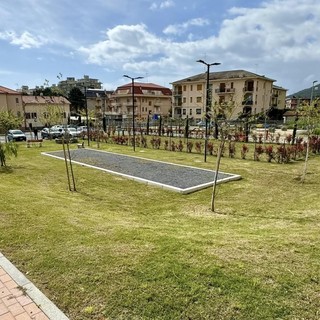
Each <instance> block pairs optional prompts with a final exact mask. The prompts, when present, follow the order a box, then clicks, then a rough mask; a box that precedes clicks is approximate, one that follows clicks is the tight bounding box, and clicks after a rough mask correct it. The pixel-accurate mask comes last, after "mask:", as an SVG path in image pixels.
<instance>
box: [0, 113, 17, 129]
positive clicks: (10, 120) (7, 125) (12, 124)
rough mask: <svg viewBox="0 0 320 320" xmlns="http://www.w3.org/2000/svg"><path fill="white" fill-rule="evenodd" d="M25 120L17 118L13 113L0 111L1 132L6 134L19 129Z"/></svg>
mask: <svg viewBox="0 0 320 320" xmlns="http://www.w3.org/2000/svg"><path fill="white" fill-rule="evenodd" d="M22 121H23V118H21V117H17V116H15V115H14V114H13V113H12V112H11V111H0V131H1V132H4V133H6V132H7V131H8V130H10V129H14V128H19V127H20V126H21V124H22Z"/></svg>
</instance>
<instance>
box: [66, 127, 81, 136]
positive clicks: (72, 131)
mask: <svg viewBox="0 0 320 320" xmlns="http://www.w3.org/2000/svg"><path fill="white" fill-rule="evenodd" d="M65 134H66V135H69V136H70V137H71V138H77V137H78V136H79V132H78V131H77V130H76V129H75V128H68V129H66V131H65Z"/></svg>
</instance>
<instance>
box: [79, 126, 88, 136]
mask: <svg viewBox="0 0 320 320" xmlns="http://www.w3.org/2000/svg"><path fill="white" fill-rule="evenodd" d="M77 132H78V136H82V135H83V134H87V126H80V127H78V128H77Z"/></svg>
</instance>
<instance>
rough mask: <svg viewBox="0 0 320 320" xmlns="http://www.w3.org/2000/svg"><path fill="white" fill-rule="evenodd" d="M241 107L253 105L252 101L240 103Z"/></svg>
mask: <svg viewBox="0 0 320 320" xmlns="http://www.w3.org/2000/svg"><path fill="white" fill-rule="evenodd" d="M242 105H243V106H252V105H253V101H252V100H245V101H242Z"/></svg>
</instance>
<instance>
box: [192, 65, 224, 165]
mask: <svg viewBox="0 0 320 320" xmlns="http://www.w3.org/2000/svg"><path fill="white" fill-rule="evenodd" d="M197 62H200V63H202V64H204V65H206V66H207V83H206V115H205V124H206V126H205V139H204V162H206V161H207V148H208V120H209V119H210V114H209V112H210V111H211V99H210V88H209V80H210V79H209V77H210V67H211V66H218V65H219V64H221V63H220V62H214V63H206V62H204V61H203V60H197Z"/></svg>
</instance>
